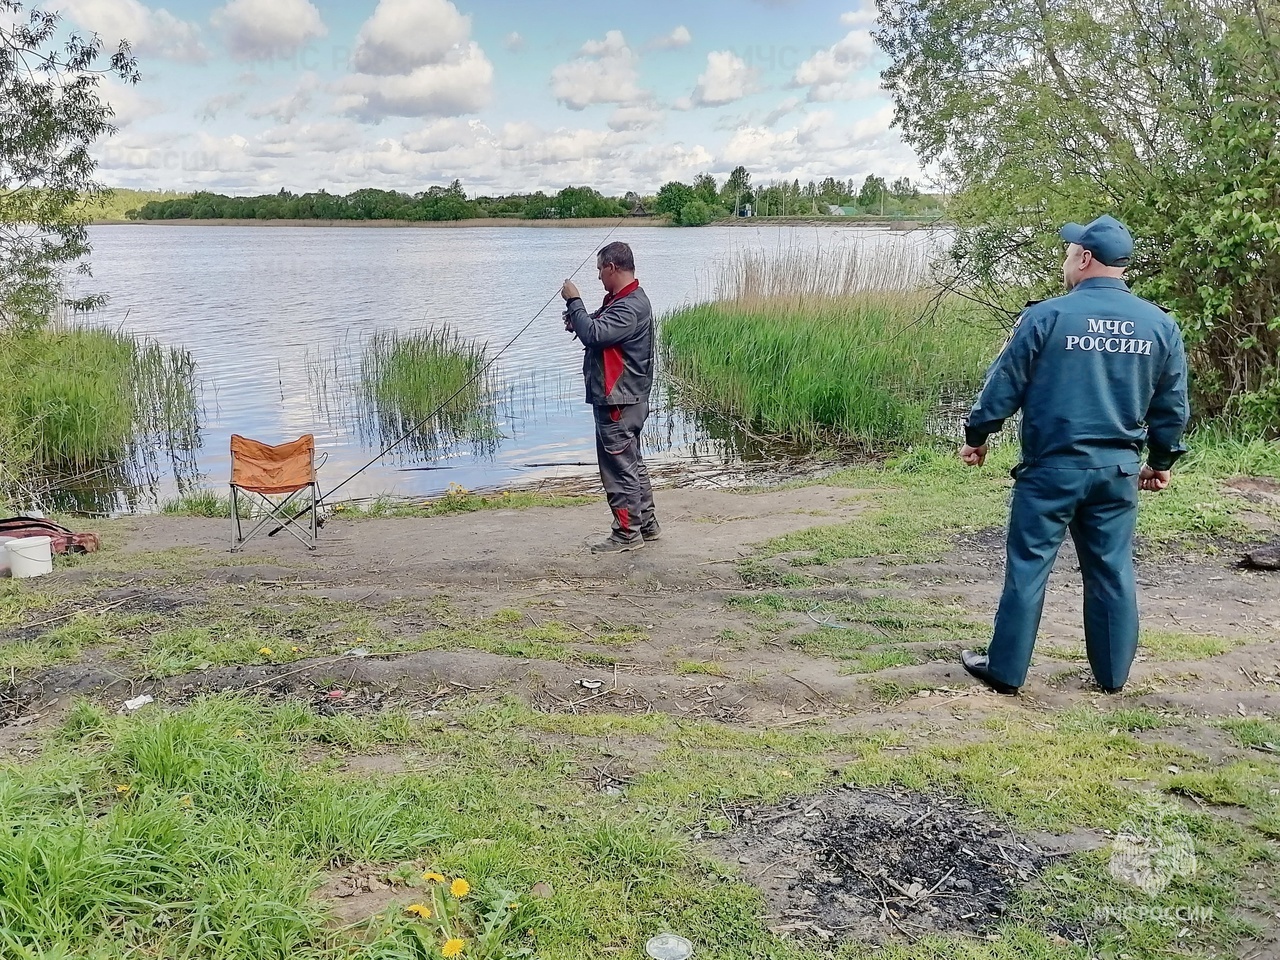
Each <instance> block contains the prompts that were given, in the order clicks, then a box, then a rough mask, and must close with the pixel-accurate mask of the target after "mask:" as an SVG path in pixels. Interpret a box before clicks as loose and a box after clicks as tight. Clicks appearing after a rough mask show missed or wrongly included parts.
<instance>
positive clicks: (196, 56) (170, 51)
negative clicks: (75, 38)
mask: <svg viewBox="0 0 1280 960" xmlns="http://www.w3.org/2000/svg"><path fill="white" fill-rule="evenodd" d="M60 6H61V12H63V13H65V14H66V15H67V16H68V17H69V18H71V20H73V21H74V22H75V23H77V24H78V25H79V26H81V27H83V28H85V29H86V30H92V31H93V32H94V33H96V34H98V35H99V36H101V37H102V39H103V40H104V41H105V42H106V43H107V44H109V45H111V46H115V45H116V44H117V43H119V42H120V41H121V40H128V41H129V42H130V43H131V44H132V45H133V50H134V53H136V54H138V55H139V56H142V57H160V58H164V59H169V60H179V61H184V62H188V63H192V62H195V63H199V62H203V61H205V60H207V59H209V51H208V50H206V49H205V48H204V46H203V45H202V44H201V43H200V28H199V27H198V26H196V24H194V23H190V22H189V21H186V20H180V19H179V18H177V17H175V16H174V15H173V14H171V13H170V12H169V11H168V10H165V9H157V10H153V9H152V8H150V7H148V6H146V5H145V4H143V3H140V2H139V0H62V3H61V4H60Z"/></svg>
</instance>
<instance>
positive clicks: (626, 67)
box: [551, 30, 649, 110]
mask: <svg viewBox="0 0 1280 960" xmlns="http://www.w3.org/2000/svg"><path fill="white" fill-rule="evenodd" d="M638 63H639V58H638V57H637V56H636V54H635V53H634V52H633V51H632V49H631V48H630V47H629V46H627V41H626V38H625V37H624V36H623V35H622V32H621V31H619V30H610V31H609V32H608V33H607V34H605V37H604V39H603V40H591V41H588V42H587V43H585V44H583V47H582V49H581V50H580V51H579V52H578V55H577V56H576V57H575V58H574V59H572V60H570V61H569V62H568V63H562V64H560V65H559V66H558V67H556V68H555V69H554V70H552V71H551V90H552V92H553V93H554V94H555V97H556V99H557V100H559V101H560V102H561V103H562V104H564V105H565V106H566V107H568V108H569V109H570V110H585V109H586V108H587V107H589V106H591V104H593V103H638V102H641V101H644V100H648V99H649V94H648V93H646V92H645V91H643V90H641V89H640V86H639V84H640V74H639V71H638V69H637V64H638Z"/></svg>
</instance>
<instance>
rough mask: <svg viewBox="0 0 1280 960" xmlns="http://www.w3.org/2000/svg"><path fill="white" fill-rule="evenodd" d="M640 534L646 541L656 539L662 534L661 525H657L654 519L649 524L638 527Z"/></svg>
mask: <svg viewBox="0 0 1280 960" xmlns="http://www.w3.org/2000/svg"><path fill="white" fill-rule="evenodd" d="M640 536H642V537H644V538H645V540H648V541H653V540H657V539H659V538H660V537H661V536H662V527H660V526H658V521H657V520H655V521H653V523H652V524H650V525H649V526H647V527H642V528H641V529H640Z"/></svg>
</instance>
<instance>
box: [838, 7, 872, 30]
mask: <svg viewBox="0 0 1280 960" xmlns="http://www.w3.org/2000/svg"><path fill="white" fill-rule="evenodd" d="M840 22H841V23H842V24H844V25H845V26H846V27H869V26H871V25H872V24H873V23H875V22H876V8H875V7H862V8H860V9H858V10H850V11H849V12H848V13H842V14H841V15H840Z"/></svg>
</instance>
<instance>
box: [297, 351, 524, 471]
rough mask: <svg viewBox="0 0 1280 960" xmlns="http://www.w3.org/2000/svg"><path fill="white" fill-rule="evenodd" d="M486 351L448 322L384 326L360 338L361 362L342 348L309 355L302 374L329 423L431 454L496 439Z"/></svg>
mask: <svg viewBox="0 0 1280 960" xmlns="http://www.w3.org/2000/svg"><path fill="white" fill-rule="evenodd" d="M485 350H486V348H485V346H484V345H483V344H478V343H475V342H474V341H471V340H467V339H465V338H464V337H462V336H461V335H459V334H458V333H457V332H456V331H454V330H452V329H451V328H449V327H440V328H430V329H425V330H416V331H410V332H399V331H381V332H378V333H375V334H373V335H372V336H370V337H369V338H368V339H367V340H365V341H364V342H363V343H362V344H360V346H359V348H358V355H359V357H360V360H359V363H358V366H357V365H356V364H353V363H352V362H351V360H350V359H349V358H350V357H351V355H352V353H353V351H352V350H351V349H350V348H349V347H341V348H338V349H335V350H333V351H328V352H324V353H321V354H319V355H313V356H311V357H309V358H308V361H307V375H308V380H309V382H310V386H311V393H312V397H313V401H314V402H315V404H316V407H317V409H318V411H319V412H320V413H321V415H322V416H324V417H325V418H326V419H327V420H329V422H330V423H331V424H334V425H335V426H337V425H342V426H344V427H346V426H350V427H353V428H354V429H355V431H356V433H357V434H358V435H359V436H360V437H361V439H362V440H363V441H364V442H366V443H368V444H370V445H374V446H384V445H389V444H390V443H392V442H394V441H396V440H398V439H400V438H401V437H407V439H406V440H405V442H404V443H403V444H402V447H403V449H404V450H405V451H406V452H407V453H408V454H410V455H411V456H410V459H413V457H412V455H413V454H416V455H420V456H426V457H428V458H430V457H434V456H436V455H439V454H441V453H443V452H445V451H446V450H447V449H448V448H449V447H451V446H452V445H454V444H455V443H457V442H459V441H469V442H471V443H472V444H474V445H477V446H479V447H482V448H487V447H492V446H493V445H494V444H495V443H496V441H497V439H498V436H499V432H498V426H497V421H496V403H497V390H496V384H495V381H494V378H493V377H492V376H491V374H490V372H489V371H487V370H486V369H485V364H486V362H487V358H486V353H485Z"/></svg>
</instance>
